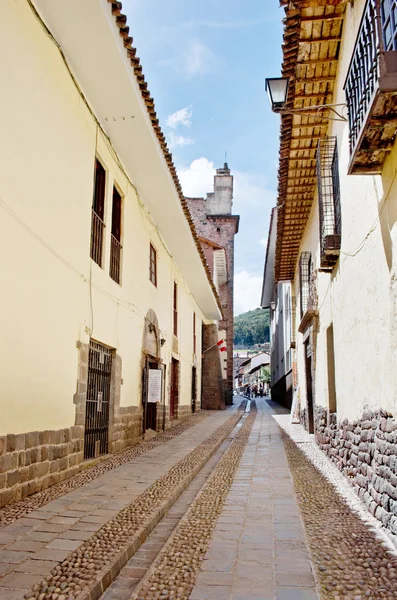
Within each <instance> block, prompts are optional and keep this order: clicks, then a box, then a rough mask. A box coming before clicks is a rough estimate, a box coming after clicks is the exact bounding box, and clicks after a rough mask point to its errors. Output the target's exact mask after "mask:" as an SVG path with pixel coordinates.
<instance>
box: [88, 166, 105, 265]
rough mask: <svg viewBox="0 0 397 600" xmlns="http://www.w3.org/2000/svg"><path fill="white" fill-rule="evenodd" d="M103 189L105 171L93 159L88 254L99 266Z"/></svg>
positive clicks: (103, 224) (102, 224) (101, 242)
mask: <svg viewBox="0 0 397 600" xmlns="http://www.w3.org/2000/svg"><path fill="white" fill-rule="evenodd" d="M105 189H106V171H105V169H104V168H103V166H102V165H101V163H100V162H99V160H98V159H96V160H95V183H94V196H93V200H92V210H91V249H90V255H91V258H92V260H93V261H95V262H96V263H97V264H98V265H99V266H100V267H102V249H103V238H104V233H103V232H104V229H105V223H104V214H105Z"/></svg>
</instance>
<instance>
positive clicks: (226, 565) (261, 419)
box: [0, 398, 397, 600]
mask: <svg viewBox="0 0 397 600" xmlns="http://www.w3.org/2000/svg"><path fill="white" fill-rule="evenodd" d="M288 422H289V418H288V416H287V414H286V411H285V410H284V409H282V408H280V407H279V406H278V405H276V404H275V403H272V402H270V401H267V400H265V399H262V398H261V399H256V400H255V401H254V400H253V401H251V402H248V403H247V406H246V403H245V402H237V403H236V405H235V406H233V407H231V408H230V409H228V410H226V411H224V412H213V413H209V414H207V416H206V417H205V418H200V419H196V420H193V421H192V422H191V423H190V425H189V426H188V427H186V428H185V429H183V428H180V429H179V431H178V432H177V435H174V436H172V435H168V436H167V437H165V436H164V438H163V440H162V442H161V441H158V442H157V444H155V445H154V447H148V448H146V449H145V451H144V450H143V449H141V450H140V451H139V452H138V454H139V455H138V456H136V457H135V458H131V460H129V461H128V462H124V461H123V460H122V461H121V464H119V465H118V466H114V468H112V469H111V470H108V471H107V472H105V473H103V474H98V473H96V477H95V478H93V477H94V475H93V474H91V480H89V481H88V483H85V484H83V485H81V486H80V487H77V488H76V489H73V491H70V492H67V493H64V494H63V495H59V494H60V492H59V490H58V492H57V494H58V497H57V499H56V500H53V501H48V502H47V503H46V504H45V505H43V506H42V507H41V508H38V509H37V510H35V511H32V512H30V513H29V514H28V515H27V516H25V517H24V516H22V512H21V511H22V506H19V508H18V510H19V511H20V516H19V518H18V517H17V516H16V515H15V514H14V521H13V522H12V523H10V524H8V525H5V526H3V527H2V528H1V530H0V600H21V599H22V598H25V599H29V600H33V599H34V600H74V599H76V598H77V599H78V600H94V599H99V598H101V599H102V600H158V599H164V600H167V599H170V600H171V599H173V598H175V599H176V598H177V599H179V600H189V599H190V600H316V599H319V600H328V599H335V600H342V599H345V600H364V598H374V599H375V598H387V599H390V600H391V599H392V598H395V597H396V596H395V594H396V593H397V575H396V573H397V570H396V567H397V558H396V552H395V551H394V550H393V549H392V547H391V545H389V546H388V547H387V545H386V544H385V543H384V541H383V542H382V540H381V539H380V538H379V535H378V534H377V533H376V532H374V531H373V529H371V528H370V526H369V524H368V523H366V522H365V520H363V515H361V518H360V517H359V515H358V513H357V512H356V511H355V510H352V508H351V507H350V506H349V504H348V503H347V502H346V501H345V499H344V498H343V497H342V495H341V494H342V492H341V491H340V490H339V489H337V488H338V483H337V477H336V479H335V481H336V483H334V484H333V483H331V481H329V480H327V479H326V478H325V477H324V475H323V474H322V473H321V472H320V471H319V470H318V469H317V468H316V466H315V464H314V463H315V462H316V460H314V461H312V460H311V459H310V456H309V454H310V452H311V451H310V446H311V445H312V444H314V442H313V441H312V438H311V437H310V436H308V435H307V434H306V433H305V432H304V431H303V430H302V428H301V427H300V426H292V428H291V426H290V425H288ZM287 432H289V433H290V434H291V436H292V438H295V441H293V439H292V438H291V437H290V436H289V435H288V434H287ZM292 432H293V433H292ZM300 444H302V448H305V449H306V454H304V453H303V452H302V451H301V450H300V448H299V445H300ZM308 450H309V451H308ZM314 454H315V453H314ZM116 458H117V457H116ZM324 461H325V463H324V464H325V465H326V466H325V468H326V469H328V468H329V470H330V472H331V474H332V469H335V467H334V466H333V465H331V463H328V459H326V458H324ZM94 468H95V467H94ZM323 468H324V467H323ZM73 485H74V484H73ZM335 485H336V487H335ZM49 492H50V490H49ZM31 501H32V502H33V503H34V502H35V498H34V496H33V497H32V500H31ZM28 509H29V505H28ZM363 514H364V513H363ZM341 517H342V518H341Z"/></svg>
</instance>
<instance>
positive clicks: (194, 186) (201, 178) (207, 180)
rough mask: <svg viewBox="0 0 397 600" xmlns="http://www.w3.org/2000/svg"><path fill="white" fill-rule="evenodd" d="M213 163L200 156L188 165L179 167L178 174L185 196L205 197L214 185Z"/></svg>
mask: <svg viewBox="0 0 397 600" xmlns="http://www.w3.org/2000/svg"><path fill="white" fill-rule="evenodd" d="M214 175H215V168H214V163H213V162H211V161H209V160H208V158H205V157H204V156H202V157H201V158H196V160H194V161H193V162H192V163H191V164H190V165H189V166H188V167H185V168H184V167H179V168H178V176H179V180H180V182H181V186H182V189H183V193H184V194H185V196H190V197H192V198H201V197H205V195H206V194H207V192H211V191H212V190H213V187H214Z"/></svg>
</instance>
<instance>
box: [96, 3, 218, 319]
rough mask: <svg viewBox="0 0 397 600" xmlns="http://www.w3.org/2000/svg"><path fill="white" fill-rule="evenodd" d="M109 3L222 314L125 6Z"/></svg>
mask: <svg viewBox="0 0 397 600" xmlns="http://www.w3.org/2000/svg"><path fill="white" fill-rule="evenodd" d="M107 1H108V4H110V8H111V11H112V15H113V17H114V19H115V22H116V25H117V27H118V28H119V34H120V37H121V38H122V39H123V44H124V47H125V49H126V52H127V56H128V58H129V59H130V63H131V67H132V68H133V70H134V74H135V77H136V79H137V82H138V85H139V88H140V90H141V94H142V98H143V101H144V103H145V105H146V108H147V111H148V114H149V118H150V120H151V123H152V127H153V129H154V131H155V134H156V136H157V139H158V142H159V144H160V146H161V149H162V151H163V155H164V158H165V160H166V163H167V165H168V169H169V171H170V174H171V177H172V179H173V181H174V184H175V187H176V190H177V192H178V196H179V200H180V203H181V205H182V209H183V212H184V214H185V217H186V220H187V222H188V223H189V227H190V231H191V232H192V236H193V239H194V241H195V243H196V247H197V250H198V253H199V255H200V258H201V262H202V263H203V266H204V269H205V271H206V274H207V279H208V281H209V283H210V285H211V288H212V291H213V293H214V296H215V298H216V301H217V304H218V308H219V310H220V311H221V313H222V306H221V301H220V298H219V295H218V292H217V291H216V288H215V285H214V282H213V281H212V277H211V273H210V270H209V267H208V265H207V261H206V260H205V256H204V252H203V250H202V248H201V244H200V241H199V239H198V236H197V232H196V229H195V227H194V223H193V219H192V217H191V215H190V211H189V208H188V205H187V202H186V200H185V197H184V195H183V192H182V187H181V184H180V182H179V179H178V175H177V172H176V168H175V165H174V163H173V160H172V154H171V152H169V150H168V146H167V142H166V139H165V136H164V134H163V132H162V131H161V127H160V124H159V120H158V118H157V115H156V111H155V105H154V100H153V98H152V96H151V95H150V91H149V90H148V85H147V82H146V81H145V76H144V74H143V72H142V65H141V64H140V60H139V58H138V56H137V54H136V48H134V46H133V45H132V44H133V39H132V37H130V35H129V31H130V28H129V27H128V25H127V16H126V15H124V14H123V13H122V12H121V11H122V8H123V5H122V3H121V2H118V1H115V0H107Z"/></svg>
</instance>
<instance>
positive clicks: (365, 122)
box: [344, 0, 397, 175]
mask: <svg viewBox="0 0 397 600" xmlns="http://www.w3.org/2000/svg"><path fill="white" fill-rule="evenodd" d="M391 5H392V2H391V1H390V0H367V3H366V6H365V10H364V14H363V17H362V20H361V25H360V29H359V33H358V36H357V40H356V44H355V47H354V52H353V56H352V59H351V62H350V67H349V71H348V74H347V78H346V82H345V86H344V89H345V93H346V101H347V108H348V114H349V130H350V134H349V138H350V163H349V174H354V173H358V174H371V175H372V174H375V173H381V171H382V166H383V163H384V161H385V158H386V157H387V155H388V153H389V152H390V150H391V149H392V146H393V143H394V140H395V137H396V129H397V50H396V49H395V48H397V43H396V39H397V35H396V34H397V27H396V25H395V24H394V21H393V19H392V15H391V12H392V11H391ZM389 11H390V12H389Z"/></svg>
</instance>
